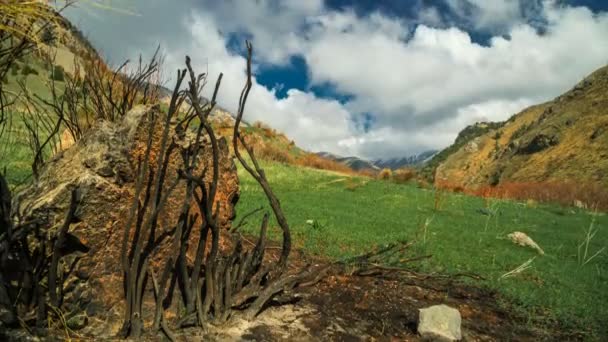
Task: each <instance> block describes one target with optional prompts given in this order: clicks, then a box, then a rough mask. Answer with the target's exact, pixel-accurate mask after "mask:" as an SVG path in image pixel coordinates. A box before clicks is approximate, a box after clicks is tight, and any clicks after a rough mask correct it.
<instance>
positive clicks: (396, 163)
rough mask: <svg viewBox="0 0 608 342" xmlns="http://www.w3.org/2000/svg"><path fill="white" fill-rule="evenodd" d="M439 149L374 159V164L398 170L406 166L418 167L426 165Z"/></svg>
mask: <svg viewBox="0 0 608 342" xmlns="http://www.w3.org/2000/svg"><path fill="white" fill-rule="evenodd" d="M437 152H439V151H437V150H429V151H425V152H422V153H420V154H414V155H411V156H408V157H404V158H392V159H377V160H374V161H373V163H374V165H376V166H378V167H379V168H387V169H392V170H397V169H400V168H404V167H417V166H421V165H424V164H425V163H427V162H428V161H430V160H431V158H433V157H434V156H435V155H436V154H437Z"/></svg>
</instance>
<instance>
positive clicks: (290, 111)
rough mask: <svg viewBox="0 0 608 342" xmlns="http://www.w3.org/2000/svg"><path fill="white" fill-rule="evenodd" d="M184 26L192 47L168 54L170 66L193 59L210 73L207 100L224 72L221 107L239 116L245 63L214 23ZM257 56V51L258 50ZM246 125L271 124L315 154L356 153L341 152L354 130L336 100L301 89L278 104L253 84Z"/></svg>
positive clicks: (201, 18)
mask: <svg viewBox="0 0 608 342" xmlns="http://www.w3.org/2000/svg"><path fill="white" fill-rule="evenodd" d="M185 26H186V27H188V28H190V34H191V37H192V44H191V45H190V46H187V47H184V48H183V49H177V50H172V51H169V52H168V54H167V57H166V62H167V65H169V66H170V67H171V68H172V69H177V68H181V67H183V58H184V57H183V56H184V55H186V54H187V55H190V56H191V57H192V60H193V64H194V65H193V66H194V68H195V70H196V71H198V72H203V71H208V73H209V78H208V80H209V85H208V86H207V87H206V89H205V91H204V94H205V95H206V96H208V97H210V96H211V92H212V91H213V87H214V83H213V82H215V80H216V79H217V77H218V75H219V73H220V72H222V73H224V77H223V79H222V84H221V88H220V91H219V93H218V102H219V103H220V104H222V106H223V107H225V108H226V109H228V110H230V111H232V112H236V109H237V107H238V99H239V94H240V91H241V89H242V87H243V85H244V81H245V76H246V72H245V62H246V61H245V58H243V57H242V56H240V55H238V54H233V53H231V52H230V51H229V50H228V49H227V48H226V45H225V36H223V35H222V34H221V33H220V30H219V29H218V26H217V23H216V19H215V18H214V17H212V16H209V15H203V14H195V15H193V16H192V17H191V18H189V19H188V20H187V22H186V23H185ZM254 51H257V49H256V48H255V47H254ZM254 53H255V52H254ZM205 62H207V64H206V65H205V64H204V63H205ZM245 119H246V120H247V121H250V122H253V121H256V120H260V121H263V122H267V123H269V124H270V125H271V126H273V127H275V128H278V129H279V130H281V131H283V132H285V133H287V135H288V136H289V137H290V138H291V139H294V140H295V141H296V142H297V143H298V145H299V146H302V147H304V148H307V149H310V150H315V151H321V150H332V151H336V152H340V153H345V154H347V153H350V152H351V151H350V150H349V149H348V148H347V147H344V148H339V147H338V148H336V147H337V146H338V144H337V141H339V140H341V139H345V138H348V137H349V136H350V135H351V127H350V126H351V125H352V124H351V123H350V120H349V113H348V112H347V111H346V110H345V109H344V108H343V107H342V105H341V104H340V103H339V102H337V101H335V100H328V99H320V98H317V97H315V96H314V95H313V94H312V93H306V92H303V91H300V90H296V89H290V90H288V91H287V96H286V97H285V98H283V99H277V97H276V95H275V90H273V89H267V88H266V87H264V86H262V85H260V84H259V83H258V82H257V81H256V80H255V79H254V82H253V86H252V89H251V92H250V96H249V99H248V102H247V107H246V111H245Z"/></svg>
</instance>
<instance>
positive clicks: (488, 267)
mask: <svg viewBox="0 0 608 342" xmlns="http://www.w3.org/2000/svg"><path fill="white" fill-rule="evenodd" d="M264 168H265V171H266V173H267V176H268V178H269V181H270V183H271V185H272V186H273V188H274V190H275V192H276V194H277V195H278V197H279V199H280V200H281V204H282V206H283V209H284V211H285V214H286V216H287V218H288V220H289V223H290V225H291V228H292V235H293V236H294V240H295V245H296V246H297V247H298V248H302V249H303V250H305V251H306V252H308V253H311V254H314V255H318V256H323V257H327V258H330V259H332V260H340V259H343V258H347V257H350V256H354V255H359V254H362V253H363V252H365V251H368V250H371V249H373V248H375V247H377V246H381V245H385V244H388V243H392V242H395V241H410V242H411V241H413V242H414V244H413V246H412V248H411V249H410V251H409V254H411V255H410V256H411V257H415V256H419V255H428V254H431V255H432V257H431V258H429V259H425V260H423V261H420V262H416V263H408V264H407V265H404V266H406V267H412V268H414V269H416V270H418V271H422V272H427V273H440V274H457V273H472V274H476V275H479V276H481V277H483V280H472V279H469V280H467V279H466V278H463V281H467V282H472V283H474V284H475V285H477V286H480V287H487V288H490V289H495V290H497V291H498V292H499V293H500V294H501V296H500V298H502V302H501V304H502V305H504V307H505V308H507V309H508V310H510V311H514V312H515V313H516V314H517V315H519V316H520V317H521V318H522V319H523V320H525V321H526V322H527V323H528V324H530V326H532V327H534V328H537V329H543V328H544V327H549V326H551V327H553V329H555V327H559V328H560V329H569V330H573V331H580V332H581V333H583V334H584V335H586V336H588V337H590V338H592V339H595V338H599V339H601V338H602V336H604V337H606V336H608V330H607V329H608V328H607V327H606V325H605V322H606V321H607V320H608V307H607V306H606V305H605V304H606V303H608V253H606V250H603V251H602V248H605V247H606V246H607V245H608V217H607V216H606V215H605V214H604V213H597V212H590V211H586V210H583V209H579V208H566V207H561V206H558V205H553V204H538V203H536V202H527V203H526V202H516V201H508V200H491V199H490V200H489V199H484V198H479V197H472V196H468V195H464V194H458V193H447V192H436V191H435V190H434V189H432V188H426V189H425V188H420V187H418V186H417V185H416V184H414V183H411V184H395V183H392V182H388V181H381V180H374V179H369V178H365V177H356V176H350V175H343V174H339V173H335V172H328V171H321V170H315V169H310V168H304V167H299V166H292V165H287V164H281V163H276V162H265V163H264ZM239 176H240V180H241V198H240V201H239V203H238V205H237V221H238V220H239V217H238V214H239V213H240V214H241V215H244V214H245V213H247V212H249V211H251V210H253V209H255V208H256V207H259V206H260V205H261V204H262V203H265V198H264V195H263V193H262V191H261V190H260V189H259V187H258V186H257V184H256V183H255V181H254V180H253V179H252V178H251V177H250V176H249V175H248V174H247V173H246V172H245V171H244V170H243V169H242V168H240V169H239ZM259 219H261V218H260V217H259V216H258V219H256V220H253V219H250V220H249V221H250V223H249V224H248V225H246V226H245V230H246V232H248V233H251V234H255V232H256V231H257V229H258V225H259ZM514 231H521V232H524V233H526V234H528V235H529V236H530V237H531V238H532V239H534V240H535V241H536V242H537V243H538V244H539V245H540V246H541V248H543V249H544V251H545V255H539V254H538V253H537V252H536V251H535V250H533V249H530V248H526V247H521V246H518V245H515V244H514V243H512V242H511V241H510V240H509V239H508V238H507V234H509V233H511V232H514ZM593 233H595V235H593V237H591V238H588V237H589V236H591V234H593ZM274 237H275V238H276V239H278V238H279V236H278V232H277V231H276V230H275V235H274ZM598 252H599V254H596V253H598ZM594 254H596V255H595V256H593V255H594ZM530 260H531V262H530V265H529V266H530V267H529V268H527V269H526V270H524V271H523V272H521V273H518V274H515V275H513V276H507V277H503V275H505V274H506V273H508V272H510V271H512V270H514V269H516V268H517V267H518V266H520V265H522V264H524V263H525V262H527V261H530ZM391 262H392V263H397V264H398V263H399V261H398V260H393V261H391ZM448 295H449V294H448Z"/></svg>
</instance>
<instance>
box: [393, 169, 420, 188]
mask: <svg viewBox="0 0 608 342" xmlns="http://www.w3.org/2000/svg"><path fill="white" fill-rule="evenodd" d="M414 177H416V171H415V170H414V169H410V168H403V169H399V170H396V171H395V172H393V181H394V182H395V183H400V184H401V183H407V182H409V181H410V180H412V179H414Z"/></svg>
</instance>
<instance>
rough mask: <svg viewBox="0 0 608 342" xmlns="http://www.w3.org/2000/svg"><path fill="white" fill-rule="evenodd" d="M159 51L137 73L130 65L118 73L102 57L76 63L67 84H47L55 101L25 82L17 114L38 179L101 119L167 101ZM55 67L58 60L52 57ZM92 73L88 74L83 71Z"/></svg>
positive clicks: (18, 96)
mask: <svg viewBox="0 0 608 342" xmlns="http://www.w3.org/2000/svg"><path fill="white" fill-rule="evenodd" d="M159 51H160V50H159V49H157V50H156V52H155V53H154V54H153V56H152V58H151V59H150V60H149V61H148V62H144V61H143V60H142V58H141V57H140V58H139V60H138V63H137V64H136V66H134V67H133V68H129V67H130V64H129V61H126V62H124V63H123V64H121V65H120V66H119V67H118V68H116V69H115V70H111V69H109V68H108V67H107V66H106V65H105V63H104V62H103V61H102V60H101V59H98V58H93V57H91V58H90V59H87V60H84V61H80V60H78V59H77V58H75V60H74V71H73V73H72V74H66V75H65V77H64V80H63V81H61V82H60V81H57V80H55V78H53V77H50V78H49V79H48V80H46V81H45V83H46V87H47V88H48V89H49V94H50V96H48V97H44V96H40V95H39V94H36V93H33V92H32V91H31V90H30V89H29V87H28V84H27V83H26V82H25V81H23V80H22V81H19V82H18V84H19V87H20V92H19V93H18V94H16V99H17V100H18V103H19V104H21V106H20V110H19V111H18V112H17V114H18V115H19V119H20V121H21V122H22V123H23V128H24V130H25V132H26V136H27V141H28V144H29V147H30V150H31V152H32V156H33V158H32V165H31V167H32V174H33V176H34V179H37V178H38V174H39V171H40V167H41V166H42V165H43V164H44V161H45V158H48V157H49V156H50V155H54V154H55V153H57V152H58V151H60V150H62V149H63V148H65V146H63V144H65V143H66V142H65V141H62V140H64V139H66V138H67V140H68V141H72V142H75V141H78V140H80V139H81V138H82V136H83V134H84V133H85V132H86V131H87V130H88V129H89V128H90V127H91V126H92V124H93V122H95V121H96V120H108V121H117V120H119V119H121V118H122V117H124V115H126V113H127V112H128V111H129V110H131V109H132V108H133V106H134V105H136V104H146V103H154V102H157V101H159V99H160V96H161V82H162V79H161V72H160V65H161V64H162V60H163V57H162V56H161V55H160V53H159ZM48 63H49V65H50V66H51V68H53V66H54V65H55V58H54V57H49V61H48ZM83 69H84V70H86V72H83V71H82V70H83Z"/></svg>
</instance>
